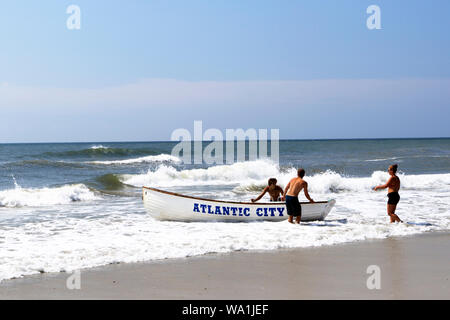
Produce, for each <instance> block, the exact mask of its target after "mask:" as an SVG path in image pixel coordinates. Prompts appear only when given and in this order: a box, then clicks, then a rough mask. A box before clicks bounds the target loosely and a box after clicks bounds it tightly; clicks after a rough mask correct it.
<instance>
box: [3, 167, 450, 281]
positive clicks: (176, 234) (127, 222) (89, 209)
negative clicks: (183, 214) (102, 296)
mask: <svg viewBox="0 0 450 320" xmlns="http://www.w3.org/2000/svg"><path fill="white" fill-rule="evenodd" d="M295 174H296V171H295V169H294V168H288V169H283V170H280V168H279V167H278V166H277V165H276V164H274V163H272V162H269V161H262V160H258V161H253V162H244V163H235V164H232V165H224V166H216V167H211V168H208V169H194V170H177V169H176V168H174V167H171V166H168V165H166V164H162V165H160V166H159V168H157V169H155V170H153V171H148V172H147V173H145V174H137V175H125V176H122V177H121V178H122V180H123V181H124V182H125V183H128V184H133V185H136V186H142V185H151V186H160V187H163V186H164V187H165V188H168V189H169V190H170V188H171V187H175V186H180V185H181V186H188V188H186V190H190V189H191V188H189V186H191V185H198V184H200V185H202V184H203V185H214V186H213V187H211V189H212V190H213V191H214V192H215V196H216V197H219V198H225V197H228V196H229V194H230V191H231V190H234V193H233V194H232V195H233V196H234V198H235V199H239V200H243V199H247V200H248V199H250V198H251V197H254V196H255V195H256V194H257V193H258V192H259V191H260V190H261V188H262V187H263V186H264V185H265V184H266V183H267V178H269V177H275V178H277V179H278V180H279V183H280V184H281V185H283V186H284V185H286V183H287V182H288V181H289V179H290V178H291V177H293V176H295ZM307 174H308V173H307ZM400 178H401V182H402V188H401V191H400V195H401V200H400V203H399V206H398V209H397V213H398V215H399V216H400V218H401V219H402V220H404V221H410V222H415V223H416V225H409V224H389V217H388V216H387V214H386V200H387V198H386V191H383V192H375V191H373V190H372V187H374V186H375V185H377V184H381V183H384V182H386V181H387V179H388V174H387V173H386V172H381V171H376V172H374V173H373V174H372V175H370V176H368V177H348V176H343V175H340V174H338V173H335V172H332V171H327V172H323V173H318V174H314V175H312V176H309V175H307V176H306V178H305V179H306V180H307V181H308V183H309V189H310V194H311V196H312V197H313V198H314V199H315V200H325V199H328V198H335V199H336V200H337V203H336V206H335V208H333V210H332V211H331V212H330V214H329V216H328V217H327V219H326V221H321V222H310V223H304V224H302V225H300V226H298V225H291V224H289V223H287V222H258V223H181V222H166V221H156V220H154V219H153V218H151V217H150V216H149V215H147V214H144V208H143V206H142V201H141V200H140V199H130V198H114V197H111V198H108V201H105V202H98V203H96V205H95V206H92V205H86V206H76V209H75V208H74V206H72V205H71V204H70V202H71V201H72V198H71V196H70V195H72V194H73V192H74V189H73V188H74V186H70V188H69V190H71V191H70V192H67V193H64V192H62V189H61V188H63V187H61V188H53V189H50V190H51V191H48V192H46V191H43V190H42V189H39V190H37V191H36V190H35V192H37V193H38V194H41V195H46V196H45V197H44V196H43V197H42V198H46V199H47V197H49V198H50V199H47V200H45V201H44V203H46V204H49V203H64V204H65V205H63V206H61V208H62V209H59V211H58V214H59V217H58V219H51V217H50V218H49V219H47V220H45V221H38V222H34V223H24V224H20V225H17V226H14V227H11V226H8V225H7V224H0V279H8V278H11V277H18V276H22V275H27V274H33V273H37V272H42V271H45V272H52V271H63V270H65V271H72V270H76V269H80V268H86V267H93V266H99V265H104V264H108V263H115V262H137V261H147V260H154V259H165V258H177V257H188V256H193V255H202V254H206V253H214V252H220V253H223V252H231V251H235V250H274V249H278V248H293V247H311V246H322V245H333V244H339V243H344V242H351V241H361V240H365V239H381V238H386V237H392V236H404V235H412V234H417V233H423V232H431V231H443V230H450V202H449V201H448V199H449V198H450V174H421V175H404V174H402V175H400ZM77 186H78V188H79V190H80V192H79V197H80V199H81V198H82V196H81V195H85V197H86V199H92V197H93V196H95V194H93V193H92V192H91V191H89V189H87V188H86V187H84V186H83V185H77ZM13 191H14V192H18V194H21V196H20V200H21V201H25V200H26V199H27V198H28V195H29V194H28V193H23V191H20V190H16V189H13ZM5 192H6V193H5ZM8 192H10V191H9V190H7V191H2V192H0V201H3V200H4V198H5V195H7V194H8ZM20 192H22V193H20ZM31 193H32V192H31ZM186 193H189V191H186ZM54 194H59V195H60V196H57V197H56V198H57V199H62V200H51V199H53V197H55V195H54ZM62 194H64V196H62ZM80 194H81V195H80ZM9 199H10V200H11V199H12V198H9ZM30 199H34V198H33V196H32V197H31V198H30ZM10 200H9V201H10ZM38 200H39V199H38ZM38 200H30V201H31V203H30V205H31V204H36V202H38V203H39V201H38ZM11 203H12V202H11ZM12 204H13V203H12ZM13 205H14V204H13ZM1 210H9V211H12V210H28V211H27V212H33V213H34V211H36V210H35V209H34V208H29V207H21V208H13V209H12V208H11V209H10V208H0V212H1ZM64 210H65V211H64ZM80 210H85V214H81V215H78V214H79V213H80ZM74 211H77V212H76V214H75V213H74ZM86 215H88V217H86ZM79 216H80V217H79Z"/></svg>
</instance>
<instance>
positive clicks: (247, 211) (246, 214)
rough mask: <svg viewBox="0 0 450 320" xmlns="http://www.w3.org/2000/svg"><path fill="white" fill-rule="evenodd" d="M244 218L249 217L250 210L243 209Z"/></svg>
mask: <svg viewBox="0 0 450 320" xmlns="http://www.w3.org/2000/svg"><path fill="white" fill-rule="evenodd" d="M244 216H246V217H250V208H245V209H244Z"/></svg>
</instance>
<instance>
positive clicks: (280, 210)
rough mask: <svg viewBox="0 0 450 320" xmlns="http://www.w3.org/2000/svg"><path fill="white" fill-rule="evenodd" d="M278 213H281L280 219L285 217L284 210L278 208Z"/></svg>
mask: <svg viewBox="0 0 450 320" xmlns="http://www.w3.org/2000/svg"><path fill="white" fill-rule="evenodd" d="M277 210H278V212H279V213H280V215H279V217H282V216H283V212H284V208H277Z"/></svg>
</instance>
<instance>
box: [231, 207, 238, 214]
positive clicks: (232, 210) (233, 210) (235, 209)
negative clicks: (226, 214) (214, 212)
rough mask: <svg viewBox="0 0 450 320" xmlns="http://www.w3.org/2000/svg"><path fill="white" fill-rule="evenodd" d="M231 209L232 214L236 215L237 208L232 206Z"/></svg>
mask: <svg viewBox="0 0 450 320" xmlns="http://www.w3.org/2000/svg"><path fill="white" fill-rule="evenodd" d="M230 210H231V212H233V214H232V215H233V216H235V215H236V211H237V208H233V207H231V208H230Z"/></svg>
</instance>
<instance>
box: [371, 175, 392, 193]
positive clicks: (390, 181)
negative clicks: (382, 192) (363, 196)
mask: <svg viewBox="0 0 450 320" xmlns="http://www.w3.org/2000/svg"><path fill="white" fill-rule="evenodd" d="M391 183H392V177H391V178H389V180H388V182H386V183H385V184H382V185H379V186H376V187H375V188H373V190H375V191H377V190H379V189H386V188H387V187H389V185H390V184H391Z"/></svg>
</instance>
